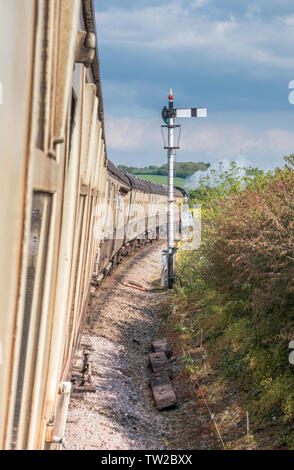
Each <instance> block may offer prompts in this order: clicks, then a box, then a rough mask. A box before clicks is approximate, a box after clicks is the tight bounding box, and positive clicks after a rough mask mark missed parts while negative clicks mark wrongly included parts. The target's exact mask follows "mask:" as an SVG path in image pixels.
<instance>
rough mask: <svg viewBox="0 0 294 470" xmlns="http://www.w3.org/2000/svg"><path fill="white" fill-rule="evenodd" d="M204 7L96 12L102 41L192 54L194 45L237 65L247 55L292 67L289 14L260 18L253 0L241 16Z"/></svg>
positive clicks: (247, 58) (249, 61) (260, 62)
mask: <svg viewBox="0 0 294 470" xmlns="http://www.w3.org/2000/svg"><path fill="white" fill-rule="evenodd" d="M201 3H202V2H196V4H194V6H195V5H196V6H197V5H198V7H200V6H201ZM192 6H193V5H192ZM204 10H205V9H204ZM204 10H201V12H200V13H199V12H198V11H196V12H195V14H192V13H193V11H192V9H191V8H187V7H186V6H185V3H184V2H179V1H176V2H175V1H174V2H171V3H168V4H161V5H158V6H151V7H148V6H145V7H141V8H133V9H129V10H126V9H124V8H115V9H114V8H109V9H108V10H106V11H101V12H98V13H97V22H98V26H99V30H100V38H101V42H102V44H105V45H116V46H117V47H118V48H123V47H131V48H141V50H142V51H143V50H146V49H151V50H153V51H154V52H155V51H157V52H164V51H165V52H167V53H168V51H173V52H176V51H179V50H182V51H184V52H185V54H188V53H189V51H190V50H191V49H193V51H194V53H195V54H197V52H198V53H199V52H201V53H203V54H205V55H206V56H207V57H209V59H210V60H211V58H214V59H215V60H216V61H217V62H219V61H222V62H223V61H225V62H226V63H230V64H233V63H234V64H235V65H237V64H242V63H243V62H244V61H246V63H247V64H248V66H250V65H251V66H252V65H256V64H258V65H261V66H272V67H280V68H285V69H289V70H292V69H293V63H294V52H293V48H292V47H290V44H293V40H294V30H293V16H291V15H290V14H289V15H288V16H287V15H285V16H282V17H280V16H277V17H273V18H271V19H270V20H268V19H267V20H266V21H262V18H261V15H259V12H260V9H259V7H257V6H254V5H249V6H248V8H247V10H246V12H245V14H244V16H242V17H240V16H239V17H238V18H236V16H235V15H234V14H232V12H229V11H228V14H227V19H216V18H215V17H212V16H209V15H208V14H207V13H206V12H205V11H204ZM281 51H282V53H281Z"/></svg>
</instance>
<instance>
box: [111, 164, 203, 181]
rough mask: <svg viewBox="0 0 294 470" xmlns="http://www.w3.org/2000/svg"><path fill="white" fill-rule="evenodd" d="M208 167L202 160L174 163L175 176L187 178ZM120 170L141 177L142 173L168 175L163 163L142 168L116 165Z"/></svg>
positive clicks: (165, 165) (166, 167)
mask: <svg viewBox="0 0 294 470" xmlns="http://www.w3.org/2000/svg"><path fill="white" fill-rule="evenodd" d="M209 167H210V163H203V162H176V163H175V176H176V177H178V178H188V177H189V176H192V175H193V174H194V173H195V172H196V171H205V170H207V169H208V168H209ZM118 168H120V169H121V170H122V171H125V172H126V173H131V174H133V175H137V176H139V175H140V177H143V175H146V176H147V175H158V176H167V175H168V165H167V163H165V164H164V165H162V166H156V165H149V166H145V167H144V168H137V167H134V166H126V165H118Z"/></svg>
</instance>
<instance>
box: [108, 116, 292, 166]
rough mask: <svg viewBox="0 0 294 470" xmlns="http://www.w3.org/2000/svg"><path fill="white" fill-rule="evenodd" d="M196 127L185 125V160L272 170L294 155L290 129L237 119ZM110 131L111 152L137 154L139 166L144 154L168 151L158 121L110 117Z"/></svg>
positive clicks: (183, 132)
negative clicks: (234, 162) (263, 126)
mask: <svg viewBox="0 0 294 470" xmlns="http://www.w3.org/2000/svg"><path fill="white" fill-rule="evenodd" d="M195 127H196V126H195V125H193V124H189V123H188V122H187V124H186V123H185V125H184V126H183V130H182V137H181V142H180V148H181V149H180V151H179V153H178V155H179V157H180V159H181V160H188V159H189V158H191V156H193V158H194V159H195V158H196V159H197V160H204V161H209V162H216V161H220V160H231V161H232V160H239V161H240V160H243V161H244V162H246V164H247V165H252V166H260V167H261V168H264V169H271V168H275V167H276V166H281V165H282V164H283V160H282V157H283V156H284V155H287V154H290V153H294V132H290V131H287V130H283V129H279V128H268V129H260V130H258V129H254V128H249V127H247V126H245V125H241V126H238V125H236V124H235V123H234V121H233V117H232V121H231V122H226V123H225V124H223V125H216V124H210V123H208V122H207V124H206V125H202V126H198V128H197V127H196V129H195ZM106 130H107V143H108V148H109V149H110V151H111V150H115V151H122V152H130V153H136V163H138V162H139V161H140V154H141V153H146V152H149V153H150V155H151V156H152V155H153V154H156V155H158V154H160V152H162V153H163V152H164V151H163V150H162V147H163V142H162V137H161V133H160V121H159V120H158V119H146V120H145V119H132V118H129V117H123V118H116V117H113V116H106ZM147 163H148V162H146V164H147Z"/></svg>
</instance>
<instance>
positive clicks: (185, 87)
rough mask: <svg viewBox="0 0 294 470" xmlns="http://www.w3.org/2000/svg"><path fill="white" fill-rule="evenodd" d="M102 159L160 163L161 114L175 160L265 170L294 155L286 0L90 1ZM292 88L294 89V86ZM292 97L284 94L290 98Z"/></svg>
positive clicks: (292, 14) (290, 6) (293, 43)
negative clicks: (174, 132) (170, 126)
mask: <svg viewBox="0 0 294 470" xmlns="http://www.w3.org/2000/svg"><path fill="white" fill-rule="evenodd" d="M95 8H96V21H97V35H98V49H99V56H100V67H101V77H102V90H103V99H104V112H105V125H106V144H107V152H108V158H109V159H111V160H112V161H113V162H114V163H116V164H126V165H134V166H148V165H153V164H158V165H162V164H163V163H165V162H166V151H165V150H164V149H163V142H162V136H161V128H160V126H161V124H163V122H162V120H161V110H162V108H163V106H165V105H167V103H168V95H169V89H170V88H172V89H173V94H174V97H175V98H174V100H175V101H174V106H175V107H197V106H198V107H207V108H208V117H207V118H206V119H181V120H180V119H179V120H178V123H179V124H182V131H181V139H180V147H181V148H180V150H178V151H177V156H176V159H177V161H204V162H209V163H211V164H213V163H216V162H218V161H221V160H226V161H227V160H231V161H233V160H235V161H238V162H240V164H242V165H243V164H244V165H247V166H254V167H255V166H258V167H259V168H263V169H274V168H275V167H277V166H282V165H283V156H284V155H287V154H290V153H294V106H293V105H291V104H290V102H289V94H290V92H291V89H289V83H290V82H291V81H292V80H294V2H293V0H254V1H251V0H170V1H166V0H157V1H155V0H123V1H122V0H95ZM292 85H293V90H294V83H292ZM292 101H293V100H292Z"/></svg>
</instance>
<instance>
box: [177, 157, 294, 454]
mask: <svg viewBox="0 0 294 470" xmlns="http://www.w3.org/2000/svg"><path fill="white" fill-rule="evenodd" d="M293 163H294V156H290V157H287V158H286V166H285V167H284V168H283V169H277V170H276V171H275V172H269V173H264V172H260V171H254V172H253V174H252V173H251V174H250V175H248V172H246V171H245V172H244V171H240V169H238V168H237V166H236V165H235V164H233V165H232V166H231V168H230V169H229V170H226V171H222V169H220V171H219V172H218V174H216V173H212V174H207V175H206V176H205V178H204V179H203V181H202V182H201V184H200V187H199V190H198V191H197V192H195V193H194V197H195V202H198V203H199V202H201V203H202V207H203V211H202V220H203V234H202V244H201V247H200V249H199V250H198V251H194V252H182V254H181V256H180V258H179V261H178V269H177V272H178V274H177V282H176V287H175V293H176V297H177V299H178V301H179V302H181V303H183V302H186V303H187V304H188V305H189V306H190V307H191V306H193V307H194V311H195V318H196V323H197V324H198V328H201V329H203V331H204V335H205V341H206V343H207V345H208V349H209V350H210V361H211V363H212V364H213V366H214V368H216V369H217V370H218V371H219V373H220V374H221V376H222V377H223V380H224V381H234V382H236V383H238V384H239V386H240V387H241V389H242V390H243V392H244V393H245V394H246V401H247V407H248V409H249V410H250V413H251V416H253V417H254V423H255V425H256V426H262V425H263V426H267V423H268V422H269V420H271V421H272V420H279V419H280V420H283V421H284V431H285V432H284V433H283V437H281V435H278V431H277V435H276V436H275V439H276V442H277V443H279V445H281V444H283V443H285V442H286V443H287V445H288V447H293V445H294V433H293V430H292V427H293V423H294V368H293V366H291V365H290V364H289V362H288V354H289V350H288V343H289V341H290V340H292V339H294V171H293ZM277 429H280V428H279V427H277ZM282 441H283V442H282Z"/></svg>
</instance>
